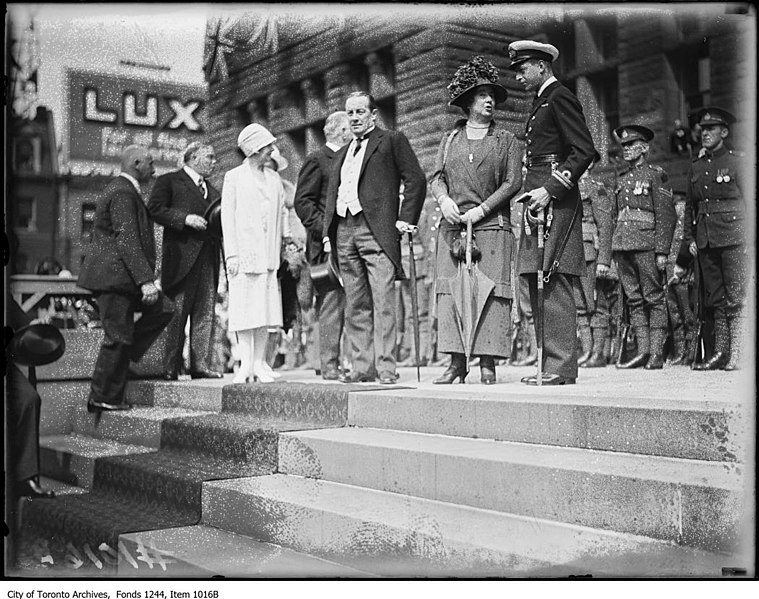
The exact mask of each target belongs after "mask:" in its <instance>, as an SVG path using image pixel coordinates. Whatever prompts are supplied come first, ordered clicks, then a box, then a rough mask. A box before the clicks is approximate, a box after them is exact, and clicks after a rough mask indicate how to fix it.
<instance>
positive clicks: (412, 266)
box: [408, 227, 422, 383]
mask: <svg viewBox="0 0 759 599" xmlns="http://www.w3.org/2000/svg"><path fill="white" fill-rule="evenodd" d="M418 230H419V229H418V228H417V227H414V228H413V229H412V230H410V231H408V256H409V274H410V275H411V312H412V316H413V324H414V357H415V358H416V381H417V383H420V382H422V375H421V374H420V372H419V304H418V301H419V299H418V297H417V294H416V262H415V261H414V232H415V231H418Z"/></svg>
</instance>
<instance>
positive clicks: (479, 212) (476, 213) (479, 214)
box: [461, 206, 485, 225]
mask: <svg viewBox="0 0 759 599" xmlns="http://www.w3.org/2000/svg"><path fill="white" fill-rule="evenodd" d="M483 218H485V210H483V208H482V206H475V207H474V208H470V209H469V210H467V211H466V212H464V214H463V215H462V216H461V222H462V223H472V224H473V225H474V224H476V223H478V222H480V221H481V220H482V219H483Z"/></svg>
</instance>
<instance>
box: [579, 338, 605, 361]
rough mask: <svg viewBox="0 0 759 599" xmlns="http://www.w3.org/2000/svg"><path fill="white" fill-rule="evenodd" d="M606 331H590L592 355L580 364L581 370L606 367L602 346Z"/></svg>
mask: <svg viewBox="0 0 759 599" xmlns="http://www.w3.org/2000/svg"><path fill="white" fill-rule="evenodd" d="M607 331H608V329H605V328H603V329H599V328H595V329H592V333H593V353H592V354H591V355H590V358H589V359H588V360H587V361H586V362H584V363H583V364H580V366H581V367H582V368H603V367H604V366H606V356H605V355H604V346H605V344H606V338H607V337H606V333H607Z"/></svg>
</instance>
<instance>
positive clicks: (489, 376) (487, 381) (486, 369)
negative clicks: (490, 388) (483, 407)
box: [480, 356, 495, 385]
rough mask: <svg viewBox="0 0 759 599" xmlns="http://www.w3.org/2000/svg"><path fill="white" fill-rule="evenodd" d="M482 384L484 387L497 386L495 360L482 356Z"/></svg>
mask: <svg viewBox="0 0 759 599" xmlns="http://www.w3.org/2000/svg"><path fill="white" fill-rule="evenodd" d="M480 382H481V383H482V384H483V385H495V358H493V356H480Z"/></svg>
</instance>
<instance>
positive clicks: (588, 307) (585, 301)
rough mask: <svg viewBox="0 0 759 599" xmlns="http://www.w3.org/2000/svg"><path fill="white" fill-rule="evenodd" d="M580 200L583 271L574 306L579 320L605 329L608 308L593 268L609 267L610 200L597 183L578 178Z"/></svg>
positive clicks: (593, 326)
mask: <svg viewBox="0 0 759 599" xmlns="http://www.w3.org/2000/svg"><path fill="white" fill-rule="evenodd" d="M579 188H580V197H581V198H582V242H583V247H584V250H585V265H586V267H585V268H586V272H585V274H584V275H583V276H581V277H580V279H579V285H577V286H576V287H575V303H576V304H577V315H578V317H580V318H585V319H587V318H590V327H591V328H594V329H595V328H608V326H609V306H608V302H607V299H606V293H605V290H604V288H603V286H602V285H600V284H599V282H598V281H596V265H597V264H604V265H606V266H610V264H611V233H612V225H611V200H610V199H609V196H608V194H607V193H606V187H605V186H604V184H603V183H601V182H600V181H597V180H596V179H593V178H592V177H590V176H588V175H586V176H583V177H582V178H580V183H579Z"/></svg>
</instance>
